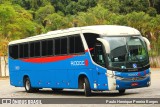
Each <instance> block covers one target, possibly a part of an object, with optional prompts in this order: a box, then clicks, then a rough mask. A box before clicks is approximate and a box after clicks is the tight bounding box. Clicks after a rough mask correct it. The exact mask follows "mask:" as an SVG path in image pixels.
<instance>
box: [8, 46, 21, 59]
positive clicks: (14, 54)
mask: <svg viewBox="0 0 160 107" xmlns="http://www.w3.org/2000/svg"><path fill="white" fill-rule="evenodd" d="M18 51H19V49H18V45H11V46H9V55H10V56H11V57H12V58H13V59H18Z"/></svg>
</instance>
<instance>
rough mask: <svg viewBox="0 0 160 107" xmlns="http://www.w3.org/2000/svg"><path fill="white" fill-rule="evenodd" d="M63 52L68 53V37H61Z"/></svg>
mask: <svg viewBox="0 0 160 107" xmlns="http://www.w3.org/2000/svg"><path fill="white" fill-rule="evenodd" d="M61 54H67V38H62V39H61Z"/></svg>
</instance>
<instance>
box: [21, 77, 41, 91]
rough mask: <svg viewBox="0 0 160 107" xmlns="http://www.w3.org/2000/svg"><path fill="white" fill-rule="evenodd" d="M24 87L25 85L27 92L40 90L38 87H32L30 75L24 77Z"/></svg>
mask: <svg viewBox="0 0 160 107" xmlns="http://www.w3.org/2000/svg"><path fill="white" fill-rule="evenodd" d="M24 87H25V90H26V92H28V93H32V92H37V91H39V89H38V88H32V86H31V82H30V79H29V78H28V77H27V78H25V79H24Z"/></svg>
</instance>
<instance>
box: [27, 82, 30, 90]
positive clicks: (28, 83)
mask: <svg viewBox="0 0 160 107" xmlns="http://www.w3.org/2000/svg"><path fill="white" fill-rule="evenodd" d="M29 89H30V82H29V81H28V80H27V81H26V90H27V91H28V90H29Z"/></svg>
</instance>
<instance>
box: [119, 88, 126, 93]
mask: <svg viewBox="0 0 160 107" xmlns="http://www.w3.org/2000/svg"><path fill="white" fill-rule="evenodd" d="M118 91H119V94H124V93H125V91H126V90H125V89H122V90H118Z"/></svg>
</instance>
